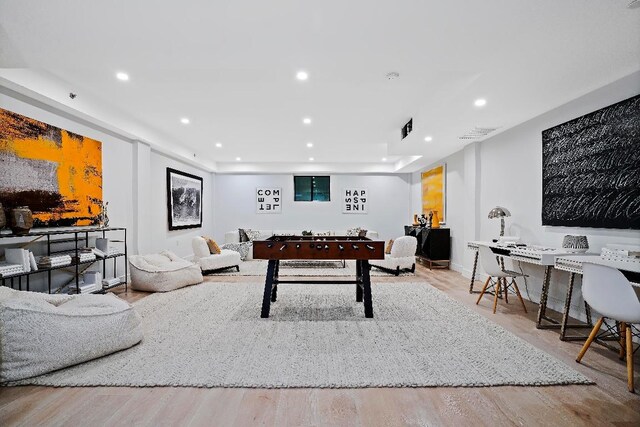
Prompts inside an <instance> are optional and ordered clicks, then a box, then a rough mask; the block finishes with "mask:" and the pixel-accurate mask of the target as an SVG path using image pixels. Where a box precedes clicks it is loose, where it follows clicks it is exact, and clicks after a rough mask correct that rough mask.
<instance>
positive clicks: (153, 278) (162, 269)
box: [129, 251, 204, 292]
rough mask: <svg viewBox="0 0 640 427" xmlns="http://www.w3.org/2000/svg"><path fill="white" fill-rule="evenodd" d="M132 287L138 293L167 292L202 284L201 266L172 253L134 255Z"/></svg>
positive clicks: (131, 259) (130, 261)
mask: <svg viewBox="0 0 640 427" xmlns="http://www.w3.org/2000/svg"><path fill="white" fill-rule="evenodd" d="M129 265H130V266H131V269H130V271H131V287H132V288H133V289H135V290H138V291H147V292H167V291H173V290H174V289H178V288H183V287H185V286H189V285H196V284H198V283H202V282H203V280H204V278H203V277H202V271H200V266H199V265H198V264H194V263H192V262H189V261H187V260H186V259H183V258H180V257H179V256H177V255H176V254H174V253H173V252H170V251H163V252H161V253H159V254H151V255H132V256H130V257H129Z"/></svg>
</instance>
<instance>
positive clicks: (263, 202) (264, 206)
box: [256, 187, 282, 214]
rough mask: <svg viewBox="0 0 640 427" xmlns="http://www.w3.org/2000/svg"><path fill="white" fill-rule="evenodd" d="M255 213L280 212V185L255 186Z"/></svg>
mask: <svg viewBox="0 0 640 427" xmlns="http://www.w3.org/2000/svg"><path fill="white" fill-rule="evenodd" d="M256 213H258V214H279V213H282V187H257V188H256Z"/></svg>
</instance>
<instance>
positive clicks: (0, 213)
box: [0, 203, 7, 230]
mask: <svg viewBox="0 0 640 427" xmlns="http://www.w3.org/2000/svg"><path fill="white" fill-rule="evenodd" d="M6 225H7V216H6V215H5V213H4V208H3V207H2V203H0V230H2V229H3V228H4V227H5V226H6Z"/></svg>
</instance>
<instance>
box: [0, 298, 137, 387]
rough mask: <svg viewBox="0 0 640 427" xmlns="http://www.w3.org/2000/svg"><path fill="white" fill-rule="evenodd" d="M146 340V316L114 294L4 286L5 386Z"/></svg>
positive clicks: (0, 326) (0, 357)
mask: <svg viewBox="0 0 640 427" xmlns="http://www.w3.org/2000/svg"><path fill="white" fill-rule="evenodd" d="M141 340H142V327H141V326H140V316H139V315H138V313H136V312H135V310H134V309H133V307H132V306H131V305H130V304H129V303H127V302H126V301H123V300H121V299H120V298H118V297H117V296H115V295H114V294H106V295H49V294H41V293H37V292H26V291H16V290H14V289H10V288H7V287H4V286H3V287H0V382H5V381H15V380H20V379H23V378H29V377H33V376H36V375H42V374H44V373H47V372H51V371H55V370H57V369H61V368H64V367H67V366H71V365H75V364H77V363H81V362H86V361H88V360H91V359H95V358H97V357H101V356H105V355H107V354H110V353H114V352H116V351H119V350H123V349H125V348H129V347H131V346H133V345H135V344H137V343H139V342H140V341H141Z"/></svg>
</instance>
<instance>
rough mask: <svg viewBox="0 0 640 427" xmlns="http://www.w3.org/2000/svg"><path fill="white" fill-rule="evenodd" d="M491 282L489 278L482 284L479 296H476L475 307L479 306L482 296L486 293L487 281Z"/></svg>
mask: <svg viewBox="0 0 640 427" xmlns="http://www.w3.org/2000/svg"><path fill="white" fill-rule="evenodd" d="M490 280H491V277H487V280H486V281H485V282H484V286H483V287H482V290H481V291H480V296H478V300H477V301H476V305H478V304H480V300H481V299H482V296H483V295H484V293H485V292H486V291H487V286H489V281H490Z"/></svg>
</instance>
